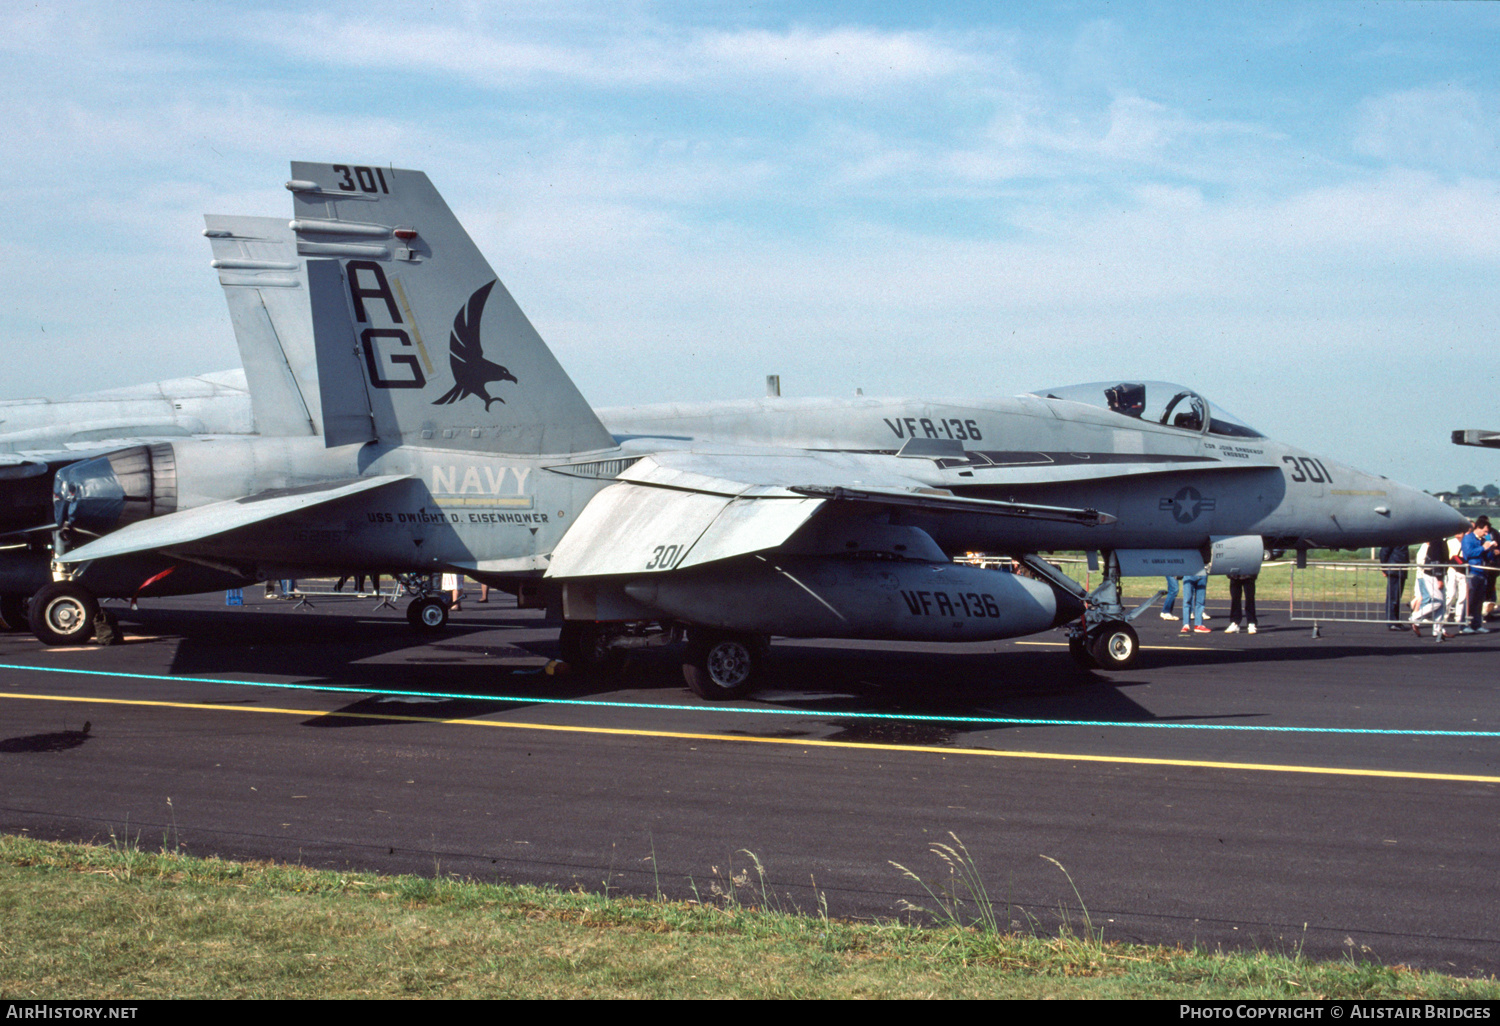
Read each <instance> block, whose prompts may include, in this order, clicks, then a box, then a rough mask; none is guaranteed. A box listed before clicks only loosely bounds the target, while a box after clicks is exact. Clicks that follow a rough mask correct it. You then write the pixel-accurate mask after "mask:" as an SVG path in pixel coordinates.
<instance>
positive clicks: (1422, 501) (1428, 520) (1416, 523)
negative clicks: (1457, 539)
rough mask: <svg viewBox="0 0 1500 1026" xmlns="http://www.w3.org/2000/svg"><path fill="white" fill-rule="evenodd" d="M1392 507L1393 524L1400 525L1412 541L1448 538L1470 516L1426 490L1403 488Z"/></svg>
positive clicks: (1462, 528) (1465, 525)
mask: <svg viewBox="0 0 1500 1026" xmlns="http://www.w3.org/2000/svg"><path fill="white" fill-rule="evenodd" d="M1397 499H1398V502H1397V503H1395V504H1394V505H1395V508H1394V509H1393V510H1392V513H1393V515H1392V517H1391V520H1392V526H1393V527H1394V526H1399V527H1401V528H1402V531H1403V534H1404V535H1405V536H1406V537H1407V538H1408V539H1409V540H1411V541H1419V540H1420V541H1427V540H1430V539H1433V538H1448V537H1452V536H1453V535H1455V534H1457V533H1458V532H1460V531H1467V530H1468V529H1469V518H1468V517H1466V516H1464V515H1463V514H1462V513H1460V512H1459V511H1458V510H1456V509H1454V508H1453V507H1452V506H1450V505H1448V504H1447V503H1446V502H1443V501H1442V500H1441V499H1435V498H1433V497H1432V496H1431V495H1428V494H1427V493H1426V492H1419V491H1417V490H1416V489H1415V488H1406V489H1403V490H1402V494H1401V495H1400V496H1398V497H1397Z"/></svg>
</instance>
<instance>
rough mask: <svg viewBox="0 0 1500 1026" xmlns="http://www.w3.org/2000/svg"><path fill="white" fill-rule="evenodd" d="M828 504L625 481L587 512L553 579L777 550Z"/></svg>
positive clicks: (563, 544)
mask: <svg viewBox="0 0 1500 1026" xmlns="http://www.w3.org/2000/svg"><path fill="white" fill-rule="evenodd" d="M822 505H823V500H821V499H815V498H806V497H799V496H792V497H789V498H785V499H781V498H763V497H753V498H741V497H737V496H733V495H724V494H719V493H709V492H694V491H685V490H682V489H680V488H661V487H653V486H649V485H640V484H636V483H633V482H629V481H625V482H620V483H618V484H613V485H610V486H609V487H608V488H606V489H604V490H603V491H602V492H600V493H599V494H598V495H596V496H594V498H593V499H592V500H591V501H590V502H589V504H588V505H587V506H585V507H584V510H583V512H582V513H581V514H579V517H578V520H577V521H576V522H575V523H574V524H573V526H572V528H571V529H569V531H568V533H567V534H565V535H564V536H563V538H562V540H561V541H560V542H558V544H557V547H556V548H555V549H554V550H553V552H552V561H551V565H550V566H549V567H548V569H547V576H548V577H570V578H571V577H599V576H607V575H612V574H641V573H656V572H660V571H664V570H675V569H678V568H681V567H686V566H695V565H697V564H699V563H707V562H713V561H715V560H720V559H728V558H730V557H732V556H738V555H743V554H745V553H749V552H759V551H761V550H762V549H768V548H775V547H776V546H777V545H780V544H781V543H782V542H784V541H785V540H786V539H787V538H789V537H791V535H792V534H793V533H794V532H795V531H796V530H797V528H798V527H801V526H802V524H803V523H805V522H806V521H807V519H808V517H810V516H812V515H813V514H814V513H815V512H817V510H818V509H819V508H820V507H821V506H822Z"/></svg>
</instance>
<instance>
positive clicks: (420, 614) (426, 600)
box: [406, 595, 448, 634]
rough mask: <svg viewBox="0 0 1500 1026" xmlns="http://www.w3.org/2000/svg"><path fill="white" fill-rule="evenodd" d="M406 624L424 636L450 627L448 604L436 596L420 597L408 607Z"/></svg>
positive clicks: (413, 600)
mask: <svg viewBox="0 0 1500 1026" xmlns="http://www.w3.org/2000/svg"><path fill="white" fill-rule="evenodd" d="M406 622H407V623H409V624H411V625H412V628H413V629H415V630H418V631H421V632H422V633H424V634H430V633H433V632H435V631H440V630H442V629H443V628H444V627H446V626H448V603H447V602H446V601H445V600H444V599H441V598H438V597H437V596H436V595H419V596H417V597H416V598H414V599H412V600H411V602H410V603H409V604H408V605H407V607H406Z"/></svg>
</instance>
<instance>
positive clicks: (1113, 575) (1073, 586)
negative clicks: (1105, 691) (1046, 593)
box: [1017, 552, 1162, 670]
mask: <svg viewBox="0 0 1500 1026" xmlns="http://www.w3.org/2000/svg"><path fill="white" fill-rule="evenodd" d="M1102 555H1103V557H1104V576H1103V580H1101V581H1100V582H1099V586H1098V587H1097V588H1095V589H1094V590H1093V591H1091V592H1085V591H1084V590H1083V586H1082V585H1080V584H1079V583H1078V582H1077V581H1075V580H1073V579H1072V578H1071V577H1068V576H1066V575H1064V574H1063V573H1061V572H1060V571H1059V570H1057V569H1056V568H1055V567H1053V566H1052V565H1051V564H1050V563H1048V562H1047V561H1046V560H1044V559H1042V558H1041V557H1040V556H1039V555H1037V554H1035V553H1027V554H1025V555H1023V556H1019V557H1017V558H1018V559H1019V560H1020V562H1022V563H1024V564H1025V565H1026V566H1027V567H1029V568H1030V569H1031V570H1032V571H1033V572H1034V573H1036V574H1037V576H1039V577H1041V578H1043V579H1044V580H1047V581H1050V582H1051V583H1052V585H1053V586H1054V587H1056V588H1059V589H1061V590H1064V591H1067V592H1069V593H1071V594H1073V595H1074V596H1076V597H1077V598H1079V599H1081V600H1082V601H1083V604H1084V613H1083V618H1082V621H1081V622H1079V623H1075V624H1074V625H1073V626H1071V627H1069V628H1068V654H1069V655H1071V656H1072V657H1073V661H1074V662H1076V663H1078V665H1079V666H1082V667H1084V668H1085V669H1090V670H1092V669H1103V670H1128V669H1129V668H1130V667H1132V666H1134V665H1135V661H1136V658H1137V657H1138V656H1139V655H1140V651H1141V643H1140V639H1139V638H1138V637H1137V636H1136V633H1135V628H1134V627H1132V626H1130V621H1131V620H1134V619H1135V618H1136V617H1137V616H1140V615H1141V613H1143V612H1145V611H1146V609H1148V608H1149V607H1151V606H1152V605H1154V604H1155V602H1156V600H1157V599H1159V598H1161V596H1162V592H1157V593H1156V594H1155V595H1153V596H1152V597H1151V598H1149V599H1147V600H1146V601H1145V602H1143V603H1141V604H1140V605H1139V606H1136V607H1135V608H1134V609H1131V610H1126V608H1125V606H1124V605H1123V604H1122V603H1121V602H1120V560H1119V558H1118V557H1116V556H1115V554H1114V553H1113V552H1104V553H1102Z"/></svg>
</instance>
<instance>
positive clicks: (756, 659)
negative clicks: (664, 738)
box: [682, 631, 766, 702]
mask: <svg viewBox="0 0 1500 1026" xmlns="http://www.w3.org/2000/svg"><path fill="white" fill-rule="evenodd" d="M765 657H766V645H765V643H764V641H763V640H762V639H760V638H757V637H755V636H753V635H749V634H727V633H722V632H718V631H693V632H692V633H691V634H689V636H688V650H687V658H686V659H685V661H684V662H683V664H682V676H683V679H684V680H686V681H687V686H688V689H689V690H691V691H692V692H693V694H695V695H697V696H698V697H699V698H706V699H708V700H709V701H710V702H714V701H720V700H722V699H726V698H739V697H740V696H742V695H748V694H749V693H750V692H751V691H754V690H755V688H756V687H757V686H759V684H760V682H761V678H762V677H763V676H764V673H765Z"/></svg>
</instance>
